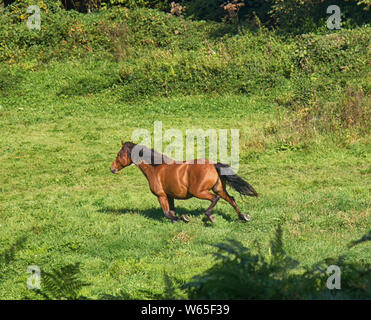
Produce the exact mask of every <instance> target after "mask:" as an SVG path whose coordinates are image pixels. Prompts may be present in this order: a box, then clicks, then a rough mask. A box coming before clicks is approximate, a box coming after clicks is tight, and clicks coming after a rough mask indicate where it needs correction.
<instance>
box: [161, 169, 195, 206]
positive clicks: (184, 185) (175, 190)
mask: <svg viewBox="0 0 371 320" xmlns="http://www.w3.org/2000/svg"><path fill="white" fill-rule="evenodd" d="M168 169H169V170H168V171H167V172H166V179H164V180H163V188H164V191H165V193H166V195H167V196H168V197H170V198H174V199H188V198H191V197H192V195H191V194H190V193H189V192H188V172H187V166H186V165H185V164H181V165H173V167H169V168H168Z"/></svg>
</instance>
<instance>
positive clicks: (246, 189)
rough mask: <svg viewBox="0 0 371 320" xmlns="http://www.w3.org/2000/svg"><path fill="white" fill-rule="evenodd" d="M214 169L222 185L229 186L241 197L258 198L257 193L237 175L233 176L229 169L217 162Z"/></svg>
mask: <svg viewBox="0 0 371 320" xmlns="http://www.w3.org/2000/svg"><path fill="white" fill-rule="evenodd" d="M215 168H216V171H218V174H219V177H220V179H221V180H222V182H223V184H224V183H227V184H228V185H229V186H231V187H232V188H233V189H235V190H236V191H238V192H239V193H240V194H242V195H245V196H249V197H257V196H258V193H257V192H256V191H255V189H254V188H253V187H252V186H251V185H250V184H249V183H248V182H247V181H245V180H243V179H242V178H240V177H239V176H238V175H237V174H235V173H234V172H233V170H232V169H231V167H229V166H227V165H226V164H223V163H219V162H218V163H217V164H215Z"/></svg>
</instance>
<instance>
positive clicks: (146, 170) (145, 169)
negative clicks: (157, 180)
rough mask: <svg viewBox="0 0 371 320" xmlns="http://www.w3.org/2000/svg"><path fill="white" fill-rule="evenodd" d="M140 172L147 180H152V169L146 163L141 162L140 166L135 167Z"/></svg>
mask: <svg viewBox="0 0 371 320" xmlns="http://www.w3.org/2000/svg"><path fill="white" fill-rule="evenodd" d="M136 166H137V167H138V168H139V169H140V171H142V173H143V174H144V175H145V177H146V178H147V180H148V181H149V180H152V177H153V174H154V167H153V166H152V165H150V164H148V163H144V162H141V163H140V164H137V165H136Z"/></svg>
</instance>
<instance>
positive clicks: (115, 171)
mask: <svg viewBox="0 0 371 320" xmlns="http://www.w3.org/2000/svg"><path fill="white" fill-rule="evenodd" d="M110 170H111V172H112V173H113V174H116V173H117V172H118V171H117V169H116V168H110Z"/></svg>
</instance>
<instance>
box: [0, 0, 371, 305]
mask: <svg viewBox="0 0 371 320" xmlns="http://www.w3.org/2000/svg"><path fill="white" fill-rule="evenodd" d="M26 2H27V1H23V2H19V1H18V2H16V3H15V4H14V6H13V7H12V8H10V9H9V8H6V9H3V8H1V9H0V11H1V14H0V26H1V28H3V29H2V32H0V150H1V153H0V245H1V246H0V299H21V298H26V297H28V298H42V296H40V295H36V294H35V293H34V292H32V291H30V290H29V289H28V288H27V286H26V283H27V280H28V278H29V277H30V274H29V273H27V268H28V267H29V266H30V265H37V266H39V267H40V268H41V272H42V274H43V272H44V273H45V274H46V273H51V272H53V270H60V269H61V268H63V266H66V265H69V264H75V263H80V265H79V266H80V273H79V276H80V277H81V280H82V281H84V282H86V283H88V285H87V286H84V287H83V288H82V289H81V292H80V293H79V294H80V295H81V296H84V297H88V298H93V299H97V298H102V297H108V296H111V297H112V296H114V297H121V298H132V299H161V298H166V297H169V295H168V293H169V283H168V282H169V281H168V279H172V280H171V281H172V282H173V285H174V287H175V288H176V294H175V296H176V297H178V298H190V296H189V295H187V292H186V291H184V290H180V289H179V288H180V287H181V286H182V285H183V284H186V283H189V282H190V281H191V279H193V277H194V276H196V275H199V274H202V273H203V272H205V271H207V270H210V268H212V267H213V266H215V263H216V260H215V258H214V255H213V254H214V253H216V252H217V248H215V247H213V245H214V244H218V243H224V242H225V241H226V240H227V239H234V240H238V241H240V242H241V243H242V244H243V245H244V246H246V247H248V248H250V249H251V250H252V251H253V252H258V247H257V245H256V243H258V244H259V245H260V249H261V251H262V254H263V255H264V256H266V257H268V258H269V257H272V252H271V250H270V243H271V240H272V237H274V235H275V232H276V230H277V226H281V228H282V231H283V248H284V250H285V251H286V253H287V255H289V256H290V257H292V258H293V259H295V260H297V261H299V262H300V266H299V267H298V268H297V269H295V270H294V271H293V272H296V273H297V274H299V275H302V274H303V272H304V270H305V268H311V267H312V266H313V265H314V264H316V263H317V262H319V261H321V260H323V259H325V258H327V257H339V256H341V255H342V254H344V253H346V259H347V261H350V262H352V263H357V264H359V265H362V266H368V268H369V266H370V263H371V255H370V245H369V242H368V243H361V244H359V245H357V246H355V247H353V248H352V249H347V245H348V244H349V243H350V242H351V241H354V240H357V239H359V238H361V237H362V236H363V235H365V234H367V232H369V230H370V225H371V221H370V199H371V194H370V185H371V184H370V174H371V167H370V163H371V161H370V160H371V159H370V156H371V139H370V129H371V127H370V123H371V121H370V116H371V108H370V106H371V101H370V92H371V86H370V82H369V75H370V52H371V51H370V34H371V33H370V31H371V30H370V27H369V26H367V25H365V26H363V27H354V28H353V29H351V28H349V29H346V28H345V27H344V29H342V30H334V31H329V30H328V29H326V26H325V25H323V26H322V27H318V28H317V29H318V30H317V29H316V30H315V32H313V33H308V34H301V35H298V36H295V35H293V34H290V33H288V34H285V33H282V32H276V31H275V30H268V29H266V28H264V27H261V26H259V25H255V26H254V27H251V26H249V25H247V26H238V27H237V26H234V25H232V24H228V23H223V22H215V21H214V22H211V21H197V20H191V19H186V18H182V17H175V16H170V15H169V14H168V13H164V12H160V11H158V10H150V9H124V8H119V7H117V8H112V9H107V10H102V11H99V12H94V13H92V14H83V13H78V12H75V11H73V10H72V11H65V10H64V9H62V8H61V6H60V5H59V7H55V6H54V5H53V6H51V4H52V3H51V2H50V3H49V2H48V6H51V7H48V6H47V5H46V4H45V6H44V7H43V8H42V10H43V20H42V27H41V30H40V31H35V30H28V29H27V26H26V24H25V16H23V15H22V16H21V18H20V15H21V14H22V12H23V11H24V10H25V8H26V7H27V5H28V2H27V3H26ZM41 2H42V3H43V1H41ZM55 2H57V1H55ZM48 8H49V9H48ZM345 26H346V25H345ZM154 121H162V124H163V130H166V129H170V128H175V129H180V130H182V132H183V134H185V133H186V130H187V129H195V128H200V129H204V130H206V129H209V128H210V129H239V130H240V143H239V147H240V162H239V172H238V174H239V175H240V176H241V177H243V178H244V179H246V180H247V181H248V182H249V183H250V184H251V185H252V186H253V187H254V188H255V189H256V190H257V192H258V193H259V197H258V198H247V199H241V197H240V196H238V194H237V193H236V192H235V191H233V190H230V193H231V194H232V195H233V196H234V197H235V198H236V200H237V204H238V205H239V207H240V209H241V211H242V212H243V213H249V214H250V215H251V217H252V220H251V221H250V222H248V223H242V222H239V221H238V217H237V214H236V213H235V212H234V210H233V208H232V207H231V206H230V205H229V204H227V203H226V202H224V201H219V203H218V204H217V206H216V207H215V209H214V212H215V214H214V216H215V218H216V223H215V224H210V223H205V221H204V214H203V213H204V211H205V210H206V208H207V207H208V206H209V203H208V202H206V201H201V200H197V199H190V200H186V201H175V206H176V211H177V213H179V214H188V215H189V216H190V218H191V220H190V222H189V223H188V224H185V223H177V224H172V223H170V222H169V220H167V219H166V218H165V217H164V215H163V213H162V210H161V208H160V206H159V204H158V201H157V199H156V198H155V197H154V196H153V195H152V193H151V192H150V190H149V188H148V184H147V181H146V179H145V177H144V176H143V175H142V173H141V172H140V171H139V169H138V168H136V167H134V166H130V167H128V168H126V169H124V170H123V171H122V172H120V174H118V175H113V174H112V173H111V172H110V170H109V167H110V165H111V163H112V161H113V160H114V158H115V157H116V155H117V152H118V151H119V149H120V147H121V145H120V141H121V140H124V141H128V140H130V139H131V135H132V133H133V131H134V130H135V129H139V128H142V129H147V130H149V131H150V132H153V126H154ZM164 148H165V146H164ZM158 151H160V150H158ZM354 274H355V276H354V278H355V279H356V275H357V274H356V273H354ZM360 274H361V273H360ZM368 275H369V273H368ZM246 276H248V275H246ZM267 277H270V275H267ZM346 279H349V278H348V277H345V278H344V281H345V282H344V283H343V285H344V287H347V285H348V287H350V288H351V290H350V291H351V293H352V292H353V291H352V290H353V289H354V288H355V289H354V290H358V289H359V290H358V291H357V292H360V293H359V294H358V293H357V295H354V296H352V295H350V296H346V297H351V298H353V297H356V298H357V297H370V291H369V288H367V281H368V283H370V280H369V279H368V280H367V279H366V278H361V279H358V278H357V279H356V280H355V281H353V282H352V283H351V284H347V283H346ZM366 280H367V281H366ZM357 281H359V282H357ZM226 282H228V281H226ZM44 283H45V282H44ZM295 284H297V283H293V285H295ZM41 285H42V286H43V282H42V283H41ZM322 285H323V288H325V289H326V287H325V285H326V284H325V283H323V284H322V283H321V286H322ZM294 289H295V288H294ZM246 290H247V289H246ZM326 290H327V289H326ZM367 290H368V292H366V291H367ZM294 291H295V290H294ZM367 294H368V295H367ZM309 296H310V295H309ZM172 297H173V296H172ZM240 297H241V295H240ZM244 297H245V296H244V295H243V294H242V298H244ZM279 297H281V296H279ZM294 297H295V298H306V297H308V295H306V294H304V293H303V294H301V293H300V292H298V294H297V295H295V296H294Z"/></svg>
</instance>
